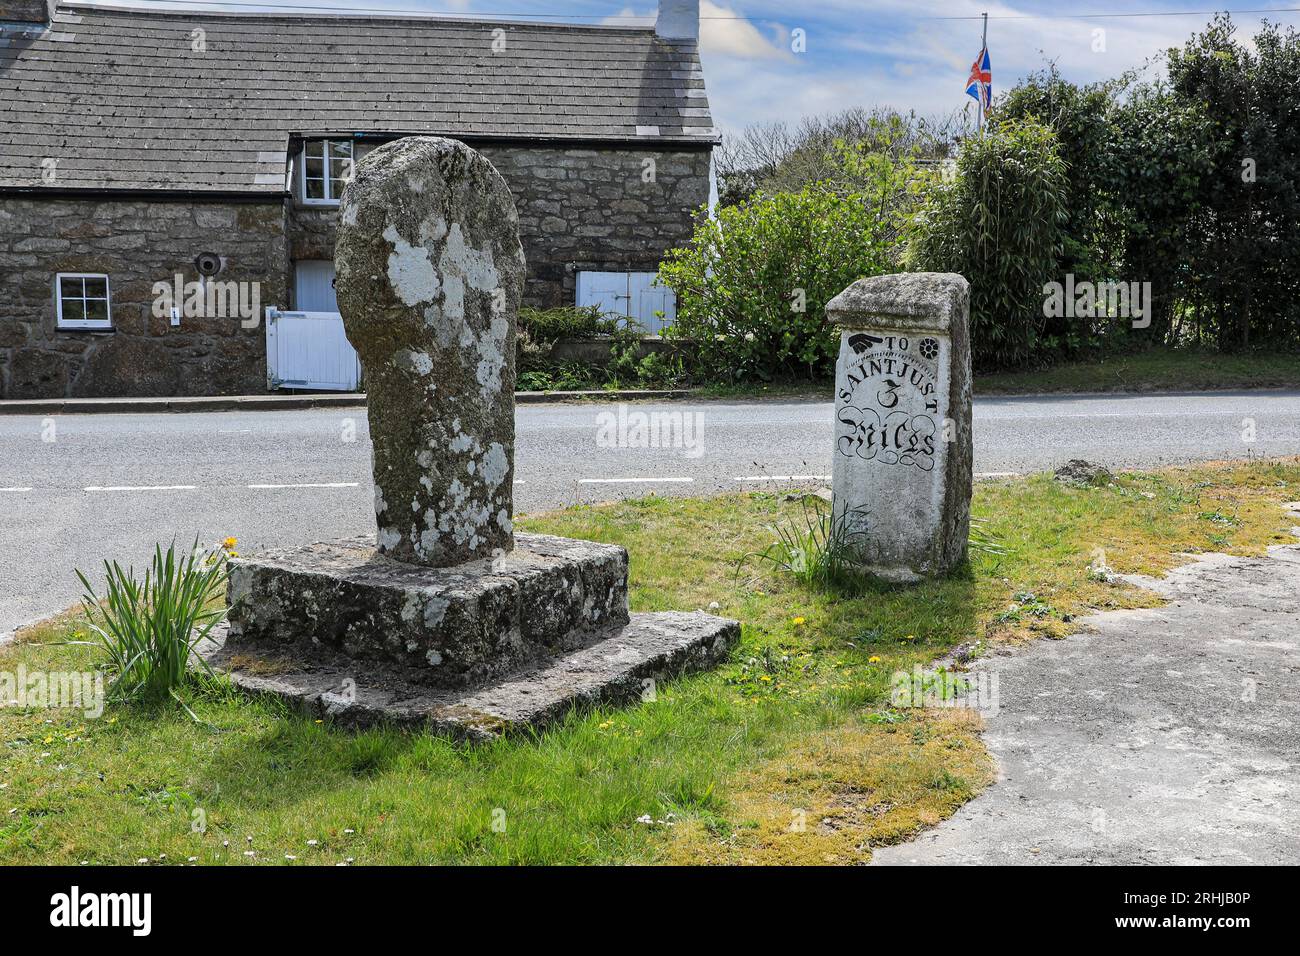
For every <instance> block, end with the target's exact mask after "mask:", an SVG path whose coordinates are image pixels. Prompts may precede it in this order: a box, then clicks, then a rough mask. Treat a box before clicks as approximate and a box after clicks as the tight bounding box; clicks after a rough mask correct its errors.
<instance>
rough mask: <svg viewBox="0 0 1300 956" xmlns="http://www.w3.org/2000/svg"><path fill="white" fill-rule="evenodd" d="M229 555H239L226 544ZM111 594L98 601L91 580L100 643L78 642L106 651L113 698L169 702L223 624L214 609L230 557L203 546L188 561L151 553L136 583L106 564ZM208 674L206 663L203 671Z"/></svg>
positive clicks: (90, 605) (90, 606) (92, 615)
mask: <svg viewBox="0 0 1300 956" xmlns="http://www.w3.org/2000/svg"><path fill="white" fill-rule="evenodd" d="M227 545H228V548H233V547H234V541H233V539H228V541H227ZM104 570H105V572H106V577H107V585H106V586H107V589H108V590H107V592H106V594H105V596H104V599H103V600H102V601H101V600H100V598H99V596H98V595H97V594H96V593H95V589H94V588H93V587H91V584H90V581H88V580H87V579H86V576H85V575H84V574H82V573H81V571H77V572H76V573H77V577H78V578H79V579H80V580H81V584H82V586H83V587H84V588H85V592H86V593H85V595H84V596H83V597H82V599H81V600H82V605H83V606H84V607H85V610H86V617H87V620H88V623H89V627H90V629H91V630H92V631H94V633H95V634H96V635H97V637H98V641H75V642H72V643H77V644H90V645H91V646H97V647H99V648H101V649H102V650H103V651H104V654H105V656H106V658H107V670H108V672H109V676H110V678H111V680H112V684H111V687H110V691H109V697H110V698H111V699H115V700H136V699H141V700H148V701H157V700H158V699H160V698H162V697H165V696H168V695H171V696H173V697H175V696H176V691H177V689H178V688H179V687H180V686H181V684H182V683H183V682H184V681H185V677H186V674H187V672H188V667H189V662H190V657H191V654H192V652H193V650H194V646H195V645H196V644H198V643H199V641H201V640H203V639H204V638H205V637H207V636H208V633H209V632H210V631H211V630H212V628H213V627H214V626H216V624H217V623H218V622H219V621H220V620H221V619H222V618H223V617H224V616H225V609H224V608H222V607H213V606H212V605H213V602H214V601H215V599H216V598H217V597H218V596H219V595H220V594H221V592H222V590H223V588H224V587H225V581H226V553H225V552H224V551H219V552H216V553H208V554H200V553H199V551H198V542H197V541H195V546H194V548H192V549H191V550H190V553H189V554H188V555H185V556H184V557H182V558H180V559H179V560H178V559H177V557H176V545H175V544H174V543H173V544H172V545H171V546H170V547H169V548H168V549H167V553H166V554H163V551H162V547H161V546H156V547H155V548H154V555H153V562H152V566H151V567H150V569H149V570H148V571H146V572H145V576H144V581H143V582H141V581H138V580H137V579H136V576H135V569H134V568H128V569H126V570H123V568H122V566H121V565H120V564H118V563H117V562H116V561H113V562H108V561H105V562H104ZM204 666H206V663H205V665H204Z"/></svg>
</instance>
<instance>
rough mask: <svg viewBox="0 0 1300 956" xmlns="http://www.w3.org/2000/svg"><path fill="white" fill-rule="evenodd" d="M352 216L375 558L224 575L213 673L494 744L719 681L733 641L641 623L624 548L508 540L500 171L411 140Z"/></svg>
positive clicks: (345, 287)
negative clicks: (659, 687) (613, 705)
mask: <svg viewBox="0 0 1300 956" xmlns="http://www.w3.org/2000/svg"><path fill="white" fill-rule="evenodd" d="M342 208H343V212H342V217H341V223H342V224H341V226H340V229H339V240H338V251H337V254H336V257H335V262H336V265H337V268H338V282H337V292H338V300H339V305H340V308H341V310H342V313H343V321H344V325H345V328H346V329H347V332H348V337H349V338H350V339H351V341H352V343H353V345H354V346H356V348H357V351H358V352H359V353H360V355H361V359H362V361H363V362H364V363H365V366H366V375H367V378H368V380H369V386H368V392H369V413H370V433H371V440H372V442H373V446H374V475H375V489H376V492H375V513H376V519H377V525H378V536H377V546H376V542H375V541H371V540H368V539H355V540H348V541H341V542H335V543H332V544H317V545H311V546H309V547H306V548H299V549H295V550H290V551H281V552H275V553H271V554H267V555H263V556H260V557H249V558H238V559H234V560H232V562H231V565H230V569H229V571H230V577H229V592H228V603H229V626H228V629H227V630H226V631H225V632H224V633H223V634H222V636H221V638H220V639H219V640H217V641H216V642H214V643H213V644H211V645H210V646H208V647H206V648H205V650H204V654H205V655H206V656H207V657H208V658H209V660H210V661H211V662H212V664H213V665H214V666H217V667H220V668H222V669H223V670H225V671H227V672H228V673H229V674H230V675H231V677H232V679H233V680H234V681H235V683H236V684H237V685H238V686H240V687H243V688H245V689H247V690H250V691H257V692H269V693H273V694H277V695H279V696H281V697H285V698H288V699H292V700H296V701H298V702H300V703H302V704H304V705H306V706H307V707H308V708H309V709H314V710H316V711H317V712H322V713H328V714H330V715H332V716H336V717H338V718H339V719H340V720H341V721H343V722H347V723H353V724H364V723H367V722H371V721H375V720H380V719H388V720H393V721H396V722H398V723H404V724H408V725H416V726H421V727H427V728H429V729H433V730H436V731H438V732H443V733H450V734H454V735H455V736H458V737H463V738H468V739H483V738H484V737H487V736H492V735H495V734H498V733H501V732H502V731H503V730H504V729H508V728H509V727H512V726H519V725H533V726H540V725H543V724H545V723H547V722H549V721H550V720H552V719H554V717H555V716H557V715H558V714H560V713H562V712H563V711H564V710H566V709H567V708H569V707H571V706H573V705H574V704H575V703H578V702H581V701H622V700H628V699H631V698H632V696H634V695H635V694H639V693H642V692H644V690H645V689H646V685H645V683H644V682H645V681H652V680H653V679H654V678H656V677H668V676H672V675H673V674H677V673H680V672H683V671H686V670H691V669H695V668H699V667H704V666H708V665H709V664H712V663H714V662H715V661H717V660H718V659H720V657H721V656H722V655H724V654H725V653H726V651H727V649H728V648H729V647H730V645H731V644H732V643H733V642H734V641H735V640H736V638H737V637H738V636H739V632H740V626H739V625H738V624H737V623H736V622H734V621H727V620H724V619H722V618H716V617H712V616H710V615H705V614H696V615H691V614H652V615H635V616H629V614H628V606H627V571H628V561H627V552H626V551H624V550H623V549H622V548H621V547H617V546H612V545H603V544H595V543H592V542H588V541H575V540H570V539H567V538H556V537H551V536H548V535H532V534H521V535H519V536H518V539H516V538H515V536H514V534H513V528H512V525H511V508H512V494H511V492H512V488H511V479H512V475H513V472H514V324H515V311H516V309H517V308H518V306H519V299H520V294H521V289H522V285H523V272H524V261H523V252H522V250H521V249H520V245H519V237H518V228H517V224H516V222H515V212H514V205H513V202H512V201H511V199H510V194H509V192H508V190H507V189H506V188H505V185H504V182H503V181H502V179H501V177H500V176H499V175H497V173H496V171H495V170H494V169H493V168H492V166H491V165H490V164H489V163H488V162H487V161H486V160H484V159H483V158H482V157H481V156H479V155H478V154H477V153H475V152H474V151H473V150H471V149H469V148H468V147H466V146H465V145H464V144H462V143H457V142H454V141H452V140H446V139H440V138H436V137H419V138H411V139H405V140H398V141H396V142H393V143H390V144H388V145H386V146H383V147H381V148H380V149H377V150H375V151H374V152H372V153H370V154H369V155H368V156H367V157H366V158H365V159H364V160H363V161H362V162H361V164H360V166H359V168H358V170H357V174H356V177H355V178H354V179H353V180H352V182H351V183H349V185H348V187H347V189H346V190H345V192H344V195H343V204H342ZM408 502H409V504H408Z"/></svg>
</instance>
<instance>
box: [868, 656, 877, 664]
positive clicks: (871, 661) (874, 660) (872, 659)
mask: <svg viewBox="0 0 1300 956" xmlns="http://www.w3.org/2000/svg"><path fill="white" fill-rule="evenodd" d="M867 663H868V664H879V663H880V658H879V657H877V656H876V655H875V654H872V655H871V656H870V657H868V658H867Z"/></svg>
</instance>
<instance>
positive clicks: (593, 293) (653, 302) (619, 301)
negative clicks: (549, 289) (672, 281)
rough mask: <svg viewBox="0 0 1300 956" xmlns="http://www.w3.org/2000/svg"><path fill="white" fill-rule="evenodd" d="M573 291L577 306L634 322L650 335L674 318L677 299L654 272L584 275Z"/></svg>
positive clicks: (579, 277)
mask: <svg viewBox="0 0 1300 956" xmlns="http://www.w3.org/2000/svg"><path fill="white" fill-rule="evenodd" d="M576 291H577V300H578V305H579V306H591V305H594V306H596V307H597V308H599V309H600V311H601V312H603V313H605V314H606V315H620V316H623V317H624V318H628V319H634V320H635V321H637V322H639V323H640V324H641V327H642V328H644V329H645V330H646V333H647V334H649V335H658V334H659V333H660V332H662V331H663V330H664V329H665V328H666V327H668V326H670V325H672V324H673V320H674V319H676V318H677V297H676V296H675V295H674V294H673V290H672V289H669V288H667V287H666V286H662V285H660V284H659V282H658V276H657V275H656V274H655V273H653V272H585V271H583V272H579V273H578V287H577V290H576ZM657 312H662V313H663V316H662V317H660V316H658V315H656V314H655V313H657Z"/></svg>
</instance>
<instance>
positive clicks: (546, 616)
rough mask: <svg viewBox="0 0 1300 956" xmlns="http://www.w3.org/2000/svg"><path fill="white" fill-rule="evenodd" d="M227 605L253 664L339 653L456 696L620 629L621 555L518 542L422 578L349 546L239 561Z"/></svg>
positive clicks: (533, 539) (531, 538)
mask: <svg viewBox="0 0 1300 956" xmlns="http://www.w3.org/2000/svg"><path fill="white" fill-rule="evenodd" d="M228 600H229V605H230V612H229V621H230V628H229V642H230V644H231V645H232V647H233V646H238V647H239V648H241V649H242V650H243V651H246V652H247V653H249V654H252V655H254V656H265V655H275V654H277V653H279V654H288V655H290V656H294V655H298V656H301V655H302V654H308V655H310V654H311V653H313V652H315V651H318V650H319V651H336V652H338V653H340V654H342V655H344V656H346V657H349V658H354V659H356V660H357V661H368V662H374V663H386V664H393V665H398V666H400V667H402V668H405V669H406V670H407V671H408V672H409V675H408V679H409V680H411V681H412V682H419V683H424V684H427V685H430V686H443V687H459V686H467V685H471V684H481V683H483V682H484V681H487V680H491V679H493V678H495V677H497V676H500V675H502V674H506V673H510V672H512V671H515V670H517V669H518V668H520V667H522V666H524V665H526V664H528V663H530V662H533V661H536V660H538V659H540V658H543V657H546V656H549V655H553V654H555V653H558V652H562V651H565V650H572V649H575V648H577V647H581V646H584V645H586V644H588V643H590V642H591V640H592V639H593V637H595V636H596V635H598V634H603V633H608V632H610V631H612V630H615V629H617V628H619V627H621V626H623V625H625V624H627V622H628V610H627V552H626V551H625V550H624V549H623V548H621V547H617V546H615V545H606V544H597V543H595V542H591V541H578V540H574V539H570V538H558V537H554V536H551V535H541V534H518V535H516V536H515V549H514V550H513V551H511V552H509V553H508V554H505V555H503V556H501V557H500V558H497V559H493V560H484V561H475V562H471V563H468V564H462V565H457V566H455V567H451V568H426V567H421V566H418V565H411V564H404V563H401V562H397V561H393V560H392V559H390V558H386V557H384V556H382V555H380V554H379V553H378V552H377V551H376V550H375V546H374V540H373V539H366V538H357V539H350V540H346V541H339V542H332V543H327V544H313V545H309V546H307V547H304V548H297V549H293V550H287V551H276V552H269V553H267V554H262V555H257V556H255V557H249V558H237V559H235V560H233V561H232V562H231V564H230V585H229V595H228ZM354 669H356V670H365V669H366V668H365V665H363V664H360V663H359V664H356V665H354Z"/></svg>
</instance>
